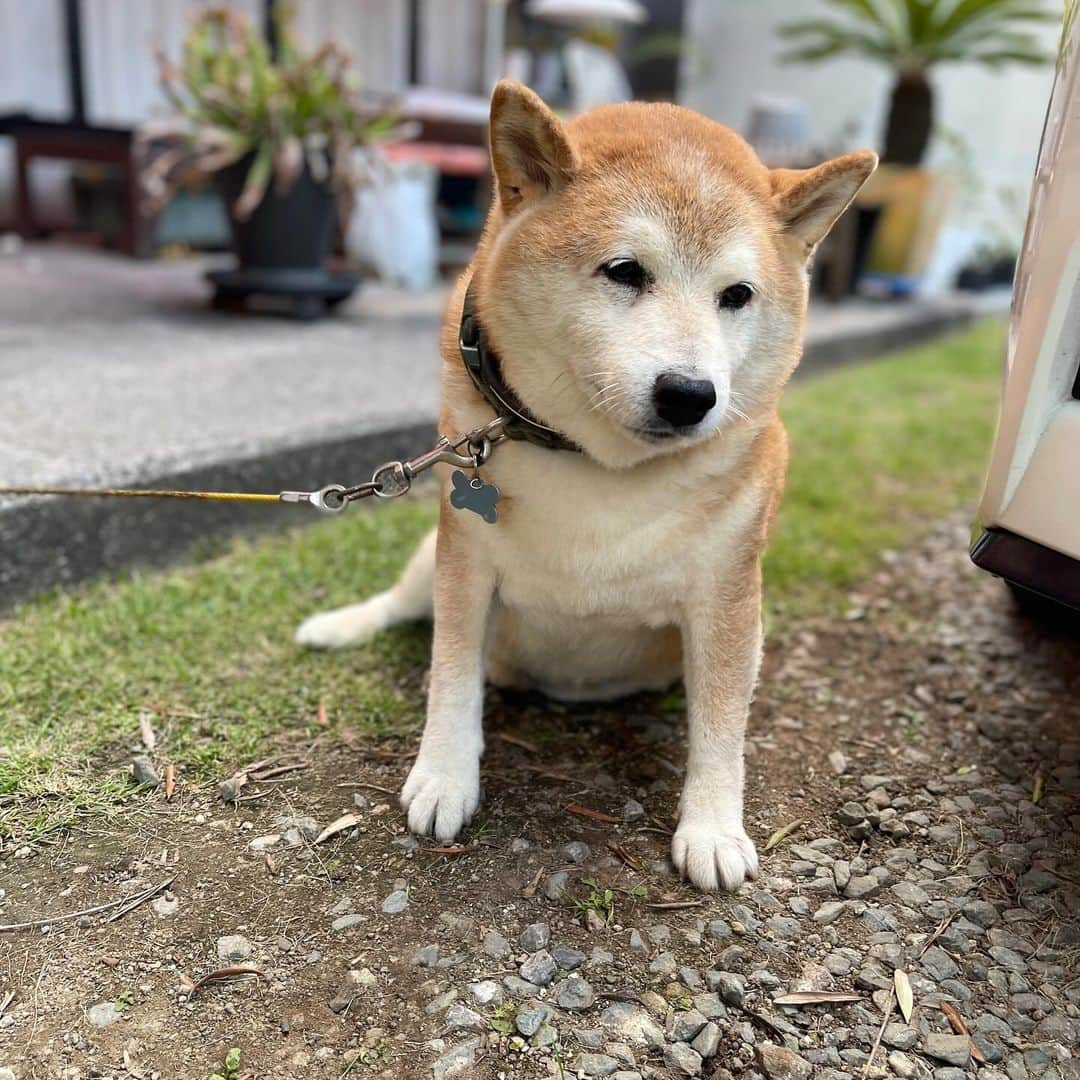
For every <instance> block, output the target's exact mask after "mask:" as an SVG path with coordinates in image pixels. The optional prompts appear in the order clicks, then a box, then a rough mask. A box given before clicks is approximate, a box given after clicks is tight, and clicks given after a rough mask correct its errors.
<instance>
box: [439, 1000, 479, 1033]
mask: <svg viewBox="0 0 1080 1080" xmlns="http://www.w3.org/2000/svg"><path fill="white" fill-rule="evenodd" d="M446 1024H447V1027H449V1029H450V1030H451V1031H486V1030H487V1020H485V1019H484V1017H482V1016H481V1015H480V1014H479V1013H478V1012H473V1010H472V1009H470V1008H469V1007H468V1006H467V1005H461V1004H454V1005H451V1006H450V1008H449V1009H447V1010H446Z"/></svg>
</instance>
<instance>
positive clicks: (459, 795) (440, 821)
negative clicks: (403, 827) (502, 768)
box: [401, 758, 480, 844]
mask: <svg viewBox="0 0 1080 1080" xmlns="http://www.w3.org/2000/svg"><path fill="white" fill-rule="evenodd" d="M479 804H480V766H479V764H473V765H471V766H470V765H468V764H463V763H460V762H452V761H447V762H445V763H442V764H441V766H440V767H437V768H436V767H434V766H433V765H431V764H429V763H428V762H426V761H424V759H423V758H417V760H416V764H415V765H413V767H412V772H410V773H409V778H408V779H407V780H406V781H405V787H404V788H403V789H402V791H401V805H402V806H403V807H404V808H405V809H406V810H407V811H408V815H409V831H410V832H413V833H416V834H417V835H418V836H434V837H435V839H436V840H438V841H439V842H440V843H443V844H445V843H449V842H450V841H451V840H453V839H454V837H455V836H457V834H458V833H459V832H461V830H462V828H464V826H465V825H466V824H467V822H468V821H469V819H470V818H471V817H472V816H473V813H474V812H475V811H476V808H477V806H478V805H479Z"/></svg>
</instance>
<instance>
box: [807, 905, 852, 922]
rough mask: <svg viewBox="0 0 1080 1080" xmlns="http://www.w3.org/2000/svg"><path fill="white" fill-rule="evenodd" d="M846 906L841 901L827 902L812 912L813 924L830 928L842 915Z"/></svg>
mask: <svg viewBox="0 0 1080 1080" xmlns="http://www.w3.org/2000/svg"><path fill="white" fill-rule="evenodd" d="M846 906H847V905H846V904H845V903H844V901H843V900H828V901H826V902H825V903H824V904H822V905H821V907H819V908H818V909H817V911H815V912H814V915H813V919H814V922H816V923H817V924H818V926H832V924H833V923H834V922H836V920H837V919H839V918H840V916H841V915H843V914H844V908H845V907H846Z"/></svg>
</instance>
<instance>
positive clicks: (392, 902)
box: [382, 889, 409, 915]
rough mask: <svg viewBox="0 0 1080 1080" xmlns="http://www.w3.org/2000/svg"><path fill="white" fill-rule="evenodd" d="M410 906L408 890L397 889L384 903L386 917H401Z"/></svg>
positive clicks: (383, 908)
mask: <svg viewBox="0 0 1080 1080" xmlns="http://www.w3.org/2000/svg"><path fill="white" fill-rule="evenodd" d="M408 906H409V893H408V891H407V890H406V889H395V890H394V891H393V892H392V893H391V894H390V895H389V896H388V897H387V898H386V899H385V900H384V901H383V902H382V910H383V914H384V915H400V914H401V912H403V911H404V910H405V909H406V908H407V907H408Z"/></svg>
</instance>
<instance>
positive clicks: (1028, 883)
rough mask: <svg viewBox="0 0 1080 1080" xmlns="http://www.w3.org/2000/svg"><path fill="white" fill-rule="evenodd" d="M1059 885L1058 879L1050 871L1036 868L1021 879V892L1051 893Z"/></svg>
mask: <svg viewBox="0 0 1080 1080" xmlns="http://www.w3.org/2000/svg"><path fill="white" fill-rule="evenodd" d="M1057 883H1058V879H1057V878H1056V877H1055V876H1054V875H1053V874H1051V873H1050V871H1049V870H1040V869H1038V868H1035V869H1033V870H1029V871H1028V872H1027V873H1026V874H1024V876H1023V877H1022V878H1021V879H1020V891H1021V892H1028V893H1044V892H1049V891H1050V890H1051V889H1053V888H1054V887H1055V886H1056V885H1057Z"/></svg>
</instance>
